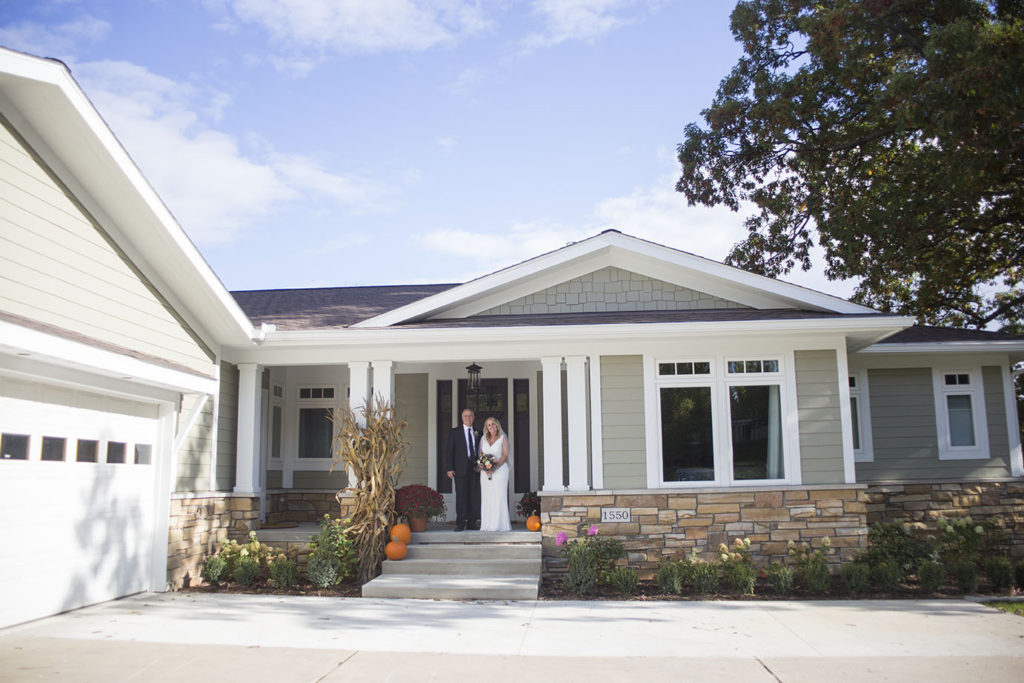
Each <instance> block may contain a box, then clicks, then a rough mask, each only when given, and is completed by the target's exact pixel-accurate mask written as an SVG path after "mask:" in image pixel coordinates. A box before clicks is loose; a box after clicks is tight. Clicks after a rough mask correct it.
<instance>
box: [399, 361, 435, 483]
mask: <svg viewBox="0 0 1024 683" xmlns="http://www.w3.org/2000/svg"><path fill="white" fill-rule="evenodd" d="M427 380H428V376H427V375H426V374H415V375H395V414H396V415H397V416H398V419H400V420H405V422H406V424H407V426H406V428H405V434H404V437H405V440H406V441H407V442H408V443H409V449H408V450H407V451H406V456H407V458H408V460H407V462H406V465H405V470H404V471H403V472H402V475H401V477H400V478H399V480H398V485H399V486H405V485H406V484H425V483H427Z"/></svg>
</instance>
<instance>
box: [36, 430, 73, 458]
mask: <svg viewBox="0 0 1024 683" xmlns="http://www.w3.org/2000/svg"><path fill="white" fill-rule="evenodd" d="M66 444H67V439H62V438H59V437H56V436H44V437H43V450H42V453H41V456H40V459H41V460H44V461H47V462H62V461H63V460H64V447H65V445H66Z"/></svg>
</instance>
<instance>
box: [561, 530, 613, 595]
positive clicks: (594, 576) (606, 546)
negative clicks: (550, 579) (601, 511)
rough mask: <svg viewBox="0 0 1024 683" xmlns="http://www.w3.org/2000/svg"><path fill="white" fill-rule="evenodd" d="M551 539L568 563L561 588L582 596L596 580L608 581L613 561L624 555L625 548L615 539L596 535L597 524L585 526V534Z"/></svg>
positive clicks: (590, 588) (562, 535) (592, 587)
mask: <svg viewBox="0 0 1024 683" xmlns="http://www.w3.org/2000/svg"><path fill="white" fill-rule="evenodd" d="M555 542H556V543H557V544H558V545H559V546H560V547H561V548H562V554H563V555H565V557H566V559H567V560H568V564H569V571H568V573H567V574H566V577H565V587H566V588H567V589H568V590H569V591H571V592H572V593H573V594H574V595H586V594H587V593H589V592H590V591H591V590H593V589H594V586H595V585H596V584H597V583H598V582H600V583H610V582H611V575H612V572H613V571H614V569H615V562H616V561H618V560H619V559H621V558H623V557H625V556H626V547H625V546H624V545H623V544H622V541H620V540H618V539H616V538H598V535H597V525H593V524H592V525H591V526H590V527H589V528H588V529H587V534H586V536H584V537H582V538H574V539H573V540H571V541H570V540H568V538H567V536H566V534H564V533H561V534H559V535H558V537H557V538H556V540H555Z"/></svg>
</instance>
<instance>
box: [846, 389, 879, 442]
mask: <svg viewBox="0 0 1024 683" xmlns="http://www.w3.org/2000/svg"><path fill="white" fill-rule="evenodd" d="M849 376H850V377H852V378H853V381H854V384H855V385H856V386H852V387H850V398H851V399H856V400H857V421H856V423H855V424H851V427H852V428H853V429H855V430H857V433H858V434H859V435H860V448H854V449H853V461H854V462H874V461H875V445H874V442H873V441H872V439H871V397H870V394H871V391H870V390H869V389H868V371H867V370H850V373H849ZM847 383H849V380H847ZM850 417H851V421H852V418H853V411H852V410H851V411H850Z"/></svg>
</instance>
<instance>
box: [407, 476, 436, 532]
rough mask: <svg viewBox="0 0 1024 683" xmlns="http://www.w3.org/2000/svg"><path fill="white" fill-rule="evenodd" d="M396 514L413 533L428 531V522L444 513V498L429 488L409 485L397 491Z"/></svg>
mask: <svg viewBox="0 0 1024 683" xmlns="http://www.w3.org/2000/svg"><path fill="white" fill-rule="evenodd" d="M395 512H396V513H397V514H398V516H399V517H404V518H405V519H407V520H409V528H411V529H412V530H413V531H426V529H427V520H428V519H431V518H433V517H437V516H438V515H441V514H443V513H444V498H442V497H441V494H440V493H438V492H437V491H435V490H434V489H432V488H430V487H429V486H424V485H423V484H409V485H407V486H403V487H401V488H400V489H397V490H396V491H395Z"/></svg>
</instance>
